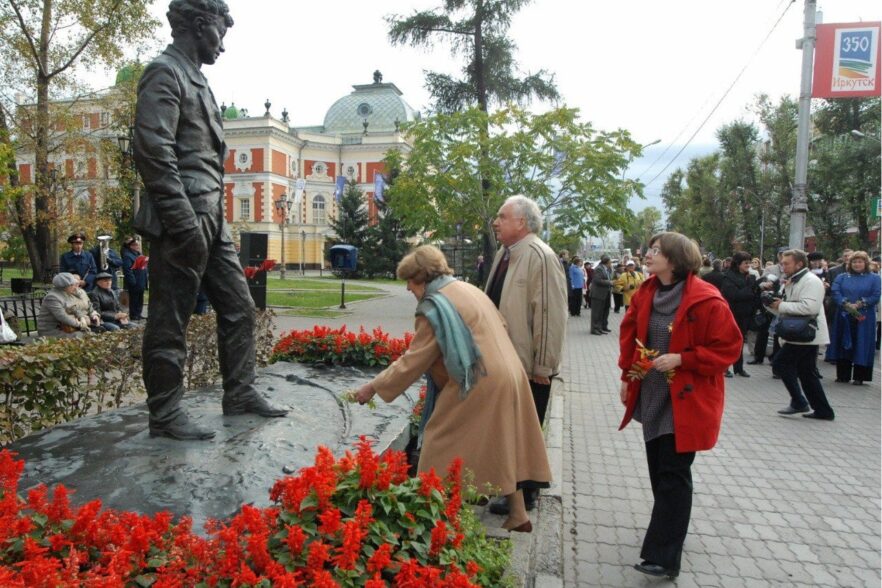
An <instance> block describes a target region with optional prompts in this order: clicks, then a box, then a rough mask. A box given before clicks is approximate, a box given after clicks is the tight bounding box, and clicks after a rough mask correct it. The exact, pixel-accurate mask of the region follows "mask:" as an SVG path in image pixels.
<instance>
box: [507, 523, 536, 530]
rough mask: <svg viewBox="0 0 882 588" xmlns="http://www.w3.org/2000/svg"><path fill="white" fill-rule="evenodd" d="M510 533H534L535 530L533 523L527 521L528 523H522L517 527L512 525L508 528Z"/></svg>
mask: <svg viewBox="0 0 882 588" xmlns="http://www.w3.org/2000/svg"><path fill="white" fill-rule="evenodd" d="M508 532H509V533H532V532H533V523H532V522H531V521H527V522H526V523H521V524H520V525H518V526H517V527H512V528H511V529H509V530H508Z"/></svg>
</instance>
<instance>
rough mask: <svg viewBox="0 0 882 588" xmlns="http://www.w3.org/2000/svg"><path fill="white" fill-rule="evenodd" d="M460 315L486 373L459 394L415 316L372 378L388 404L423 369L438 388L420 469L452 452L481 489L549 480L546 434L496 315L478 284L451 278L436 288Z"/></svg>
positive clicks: (443, 461)
mask: <svg viewBox="0 0 882 588" xmlns="http://www.w3.org/2000/svg"><path fill="white" fill-rule="evenodd" d="M440 292H441V294H443V295H444V296H446V297H447V299H448V300H450V302H451V304H453V306H454V307H455V308H456V310H457V311H458V312H459V314H460V316H462V319H463V321H464V322H465V324H466V326H467V327H468V328H469V330H470V331H471V333H472V337H473V338H474V340H475V343H476V344H477V346H478V348H479V349H480V351H481V356H482V358H483V361H484V366H485V370H486V372H487V373H486V375H485V376H483V377H482V378H480V379H479V380H478V382H477V384H476V385H475V386H474V387H473V388H472V390H471V392H470V393H469V395H468V396H467V397H466V399H465V400H461V399H460V396H459V392H460V390H459V385H458V384H457V383H456V382H455V381H453V380H451V379H450V378H449V377H448V375H447V371H446V370H445V368H444V362H443V357H442V355H441V349H440V348H439V347H438V343H437V341H436V339H435V334H434V332H433V330H432V326H431V325H430V323H429V321H428V320H427V319H426V318H425V317H422V316H418V317H417V318H416V334H415V336H414V339H413V341H412V342H411V344H410V348H409V349H408V351H407V353H405V354H404V355H403V356H401V357H400V358H399V359H398V361H396V362H395V363H393V364H392V365H390V366H389V367H388V368H386V369H385V370H384V371H383V372H382V373H380V374H379V375H378V376H377V377H376V378H374V380H373V381H372V382H371V384H372V385H373V388H374V390H376V392H377V394H378V395H379V396H380V398H382V399H383V400H385V401H386V402H391V401H392V400H394V399H395V398H396V397H398V395H400V394H401V393H402V392H404V391H405V390H406V389H407V388H408V387H409V386H410V385H411V384H413V382H415V381H416V380H417V379H419V378H420V377H421V376H422V375H423V374H424V373H426V372H428V373H430V374H431V376H432V379H433V380H434V381H435V382H436V383H437V384H438V387H439V388H440V389H441V392H440V393H439V394H438V396H437V398H436V402H435V410H434V412H433V413H432V416H431V418H430V419H429V422H428V423H426V429H425V431H424V433H423V447H422V452H421V453H420V462H419V470H420V471H428V470H429V469H430V468H435V472H436V473H438V474H439V475H443V473H444V472H445V471H446V469H447V466H448V465H449V464H450V462H451V461H453V459H454V458H456V457H461V458H462V460H463V467H464V468H468V469H469V470H471V471H472V472H473V473H474V476H475V478H474V483H475V485H476V486H477V488H478V489H479V490H480V491H482V492H483V491H487V487H486V485H487V484H490V485H491V486H492V487H493V488H494V491H493V492H488V493H491V494H492V493H494V492H498V493H499V494H502V495H505V494H511V493H512V492H514V491H515V490H516V489H517V483H518V482H524V481H528V480H530V481H534V482H550V481H551V470H550V468H549V466H548V456H547V454H546V451H545V440H544V439H543V437H542V429H541V428H540V425H539V417H538V415H537V414H536V405H535V404H534V403H533V397H532V395H531V394H530V384H529V381H528V380H527V374H526V372H525V371H524V368H523V366H522V365H521V362H520V361H519V360H518V355H517V353H516V352H515V349H514V346H513V345H512V343H511V340H510V339H509V337H508V333H507V332H506V328H505V323H504V321H503V318H502V315H500V314H499V311H497V310H496V307H495V306H494V305H493V302H491V301H490V299H489V298H487V296H486V295H485V294H484V293H483V292H482V291H481V290H479V289H477V288H475V287H474V286H471V285H469V284H466V283H464V282H458V281H457V282H451V283H450V284H448V285H446V286H444V287H443V288H441V290H440Z"/></svg>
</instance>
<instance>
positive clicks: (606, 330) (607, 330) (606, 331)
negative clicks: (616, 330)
mask: <svg viewBox="0 0 882 588" xmlns="http://www.w3.org/2000/svg"><path fill="white" fill-rule="evenodd" d="M600 330H601V331H603V332H604V333H612V331H611V330H609V329H600Z"/></svg>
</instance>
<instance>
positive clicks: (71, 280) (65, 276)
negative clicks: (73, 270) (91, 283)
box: [52, 272, 80, 290]
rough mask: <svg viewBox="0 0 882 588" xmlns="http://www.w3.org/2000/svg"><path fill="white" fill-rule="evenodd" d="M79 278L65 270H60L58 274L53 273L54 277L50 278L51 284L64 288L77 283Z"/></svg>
mask: <svg viewBox="0 0 882 588" xmlns="http://www.w3.org/2000/svg"><path fill="white" fill-rule="evenodd" d="M79 283H80V279H79V278H78V277H77V276H75V275H73V274H69V273H67V272H61V273H60V274H55V277H54V278H52V285H53V286H55V287H56V288H60V289H62V290H63V289H65V288H67V287H68V286H73V285H74V284H79Z"/></svg>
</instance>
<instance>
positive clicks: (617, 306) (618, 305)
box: [612, 292, 625, 312]
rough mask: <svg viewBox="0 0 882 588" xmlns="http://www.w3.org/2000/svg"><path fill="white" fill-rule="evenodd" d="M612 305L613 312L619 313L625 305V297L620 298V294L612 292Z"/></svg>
mask: <svg viewBox="0 0 882 588" xmlns="http://www.w3.org/2000/svg"><path fill="white" fill-rule="evenodd" d="M612 297H613V303H614V305H615V308H614V309H613V310H615V312H619V310H621V309H622V306H624V305H625V297H624V296H622V294H621V292H613V295H612Z"/></svg>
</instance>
